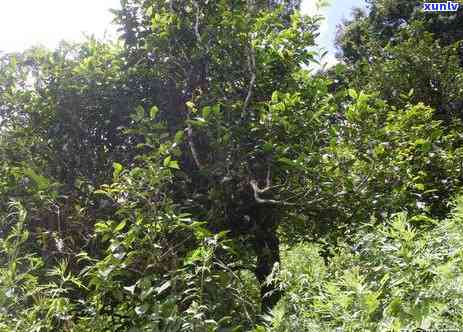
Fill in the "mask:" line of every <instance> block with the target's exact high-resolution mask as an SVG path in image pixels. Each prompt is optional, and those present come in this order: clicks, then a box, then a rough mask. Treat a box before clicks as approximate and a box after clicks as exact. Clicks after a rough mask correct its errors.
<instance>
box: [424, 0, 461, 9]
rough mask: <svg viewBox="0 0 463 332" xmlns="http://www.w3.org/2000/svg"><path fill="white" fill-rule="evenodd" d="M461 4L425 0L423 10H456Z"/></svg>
mask: <svg viewBox="0 0 463 332" xmlns="http://www.w3.org/2000/svg"><path fill="white" fill-rule="evenodd" d="M459 6H460V5H459V4H458V3H457V2H452V1H447V2H434V3H432V2H425V3H424V4H423V10H424V11H425V12H456V11H457V10H458V7H459Z"/></svg>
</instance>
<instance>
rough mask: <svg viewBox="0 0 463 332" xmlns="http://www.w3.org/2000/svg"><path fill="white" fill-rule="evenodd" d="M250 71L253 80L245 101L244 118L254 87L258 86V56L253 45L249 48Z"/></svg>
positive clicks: (242, 114)
mask: <svg viewBox="0 0 463 332" xmlns="http://www.w3.org/2000/svg"><path fill="white" fill-rule="evenodd" d="M248 69H249V72H250V73H251V80H250V82H249V88H248V93H247V95H246V99H245V100H244V105H243V110H242V111H241V112H242V113H241V117H244V114H245V112H246V110H247V108H248V107H249V103H250V102H251V98H252V90H253V88H254V85H255V84H256V55H255V52H254V48H253V47H252V45H250V46H249V53H248Z"/></svg>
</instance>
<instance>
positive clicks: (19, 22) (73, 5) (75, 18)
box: [0, 0, 120, 51]
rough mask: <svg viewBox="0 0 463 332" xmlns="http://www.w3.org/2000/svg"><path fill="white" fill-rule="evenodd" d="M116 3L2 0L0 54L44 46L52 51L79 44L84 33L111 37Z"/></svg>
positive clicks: (115, 0) (113, 0)
mask: <svg viewBox="0 0 463 332" xmlns="http://www.w3.org/2000/svg"><path fill="white" fill-rule="evenodd" d="M119 6H120V3H119V0H79V1H77V0H74V1H70V0H66V1H64V0H40V1H39V0H3V1H0V31H1V33H0V50H2V51H21V50H24V49H25V48H27V47H30V46H33V45H37V44H43V45H45V46H48V47H55V46H56V45H57V43H58V42H59V41H61V40H63V39H65V40H73V41H76V40H81V39H82V37H83V33H84V32H85V33H88V34H95V35H96V36H97V37H103V36H104V35H105V32H107V33H108V34H112V33H114V31H115V28H114V27H110V22H111V20H112V14H111V13H110V12H109V11H108V9H109V8H118V7H119Z"/></svg>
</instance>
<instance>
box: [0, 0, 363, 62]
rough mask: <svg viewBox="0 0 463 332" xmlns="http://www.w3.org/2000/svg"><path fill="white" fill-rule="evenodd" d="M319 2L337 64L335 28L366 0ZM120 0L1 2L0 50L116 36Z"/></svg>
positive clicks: (312, 6)
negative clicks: (115, 17) (114, 17)
mask: <svg viewBox="0 0 463 332" xmlns="http://www.w3.org/2000/svg"><path fill="white" fill-rule="evenodd" d="M316 2H317V0H304V1H303V6H302V9H303V11H304V12H305V13H307V14H315V13H320V14H323V15H326V19H325V21H324V23H323V24H322V26H321V28H320V32H321V36H320V37H319V39H318V42H319V43H320V45H321V47H323V48H325V49H327V50H328V51H330V54H329V56H327V58H326V59H325V61H326V62H328V63H332V62H333V61H334V36H335V32H336V25H337V24H339V23H340V22H341V20H342V19H343V18H346V17H349V15H350V12H351V8H352V7H354V6H364V0H330V5H329V6H328V7H325V8H322V9H320V10H317V8H316ZM119 3H120V0H0V31H1V33H0V50H1V51H7V52H14V51H21V50H24V49H26V48H28V47H30V46H33V45H37V44H42V45H45V46H47V47H50V48H53V47H55V46H56V45H57V44H58V42H59V41H60V40H63V39H65V40H74V41H75V40H79V39H82V36H83V34H82V33H83V32H85V33H87V34H94V35H95V36H97V37H99V38H102V37H104V36H105V35H106V36H107V37H111V36H114V35H115V29H114V27H111V26H110V22H111V19H112V16H111V14H110V13H109V12H108V9H109V8H117V7H119Z"/></svg>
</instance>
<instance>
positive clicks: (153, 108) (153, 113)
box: [149, 106, 159, 120]
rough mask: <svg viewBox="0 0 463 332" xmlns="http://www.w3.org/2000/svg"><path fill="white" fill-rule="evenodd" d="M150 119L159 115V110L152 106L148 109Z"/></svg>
mask: <svg viewBox="0 0 463 332" xmlns="http://www.w3.org/2000/svg"><path fill="white" fill-rule="evenodd" d="M149 113H150V119H151V120H154V119H155V118H156V115H158V113H159V108H157V106H153V107H151V108H150V112H149Z"/></svg>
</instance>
